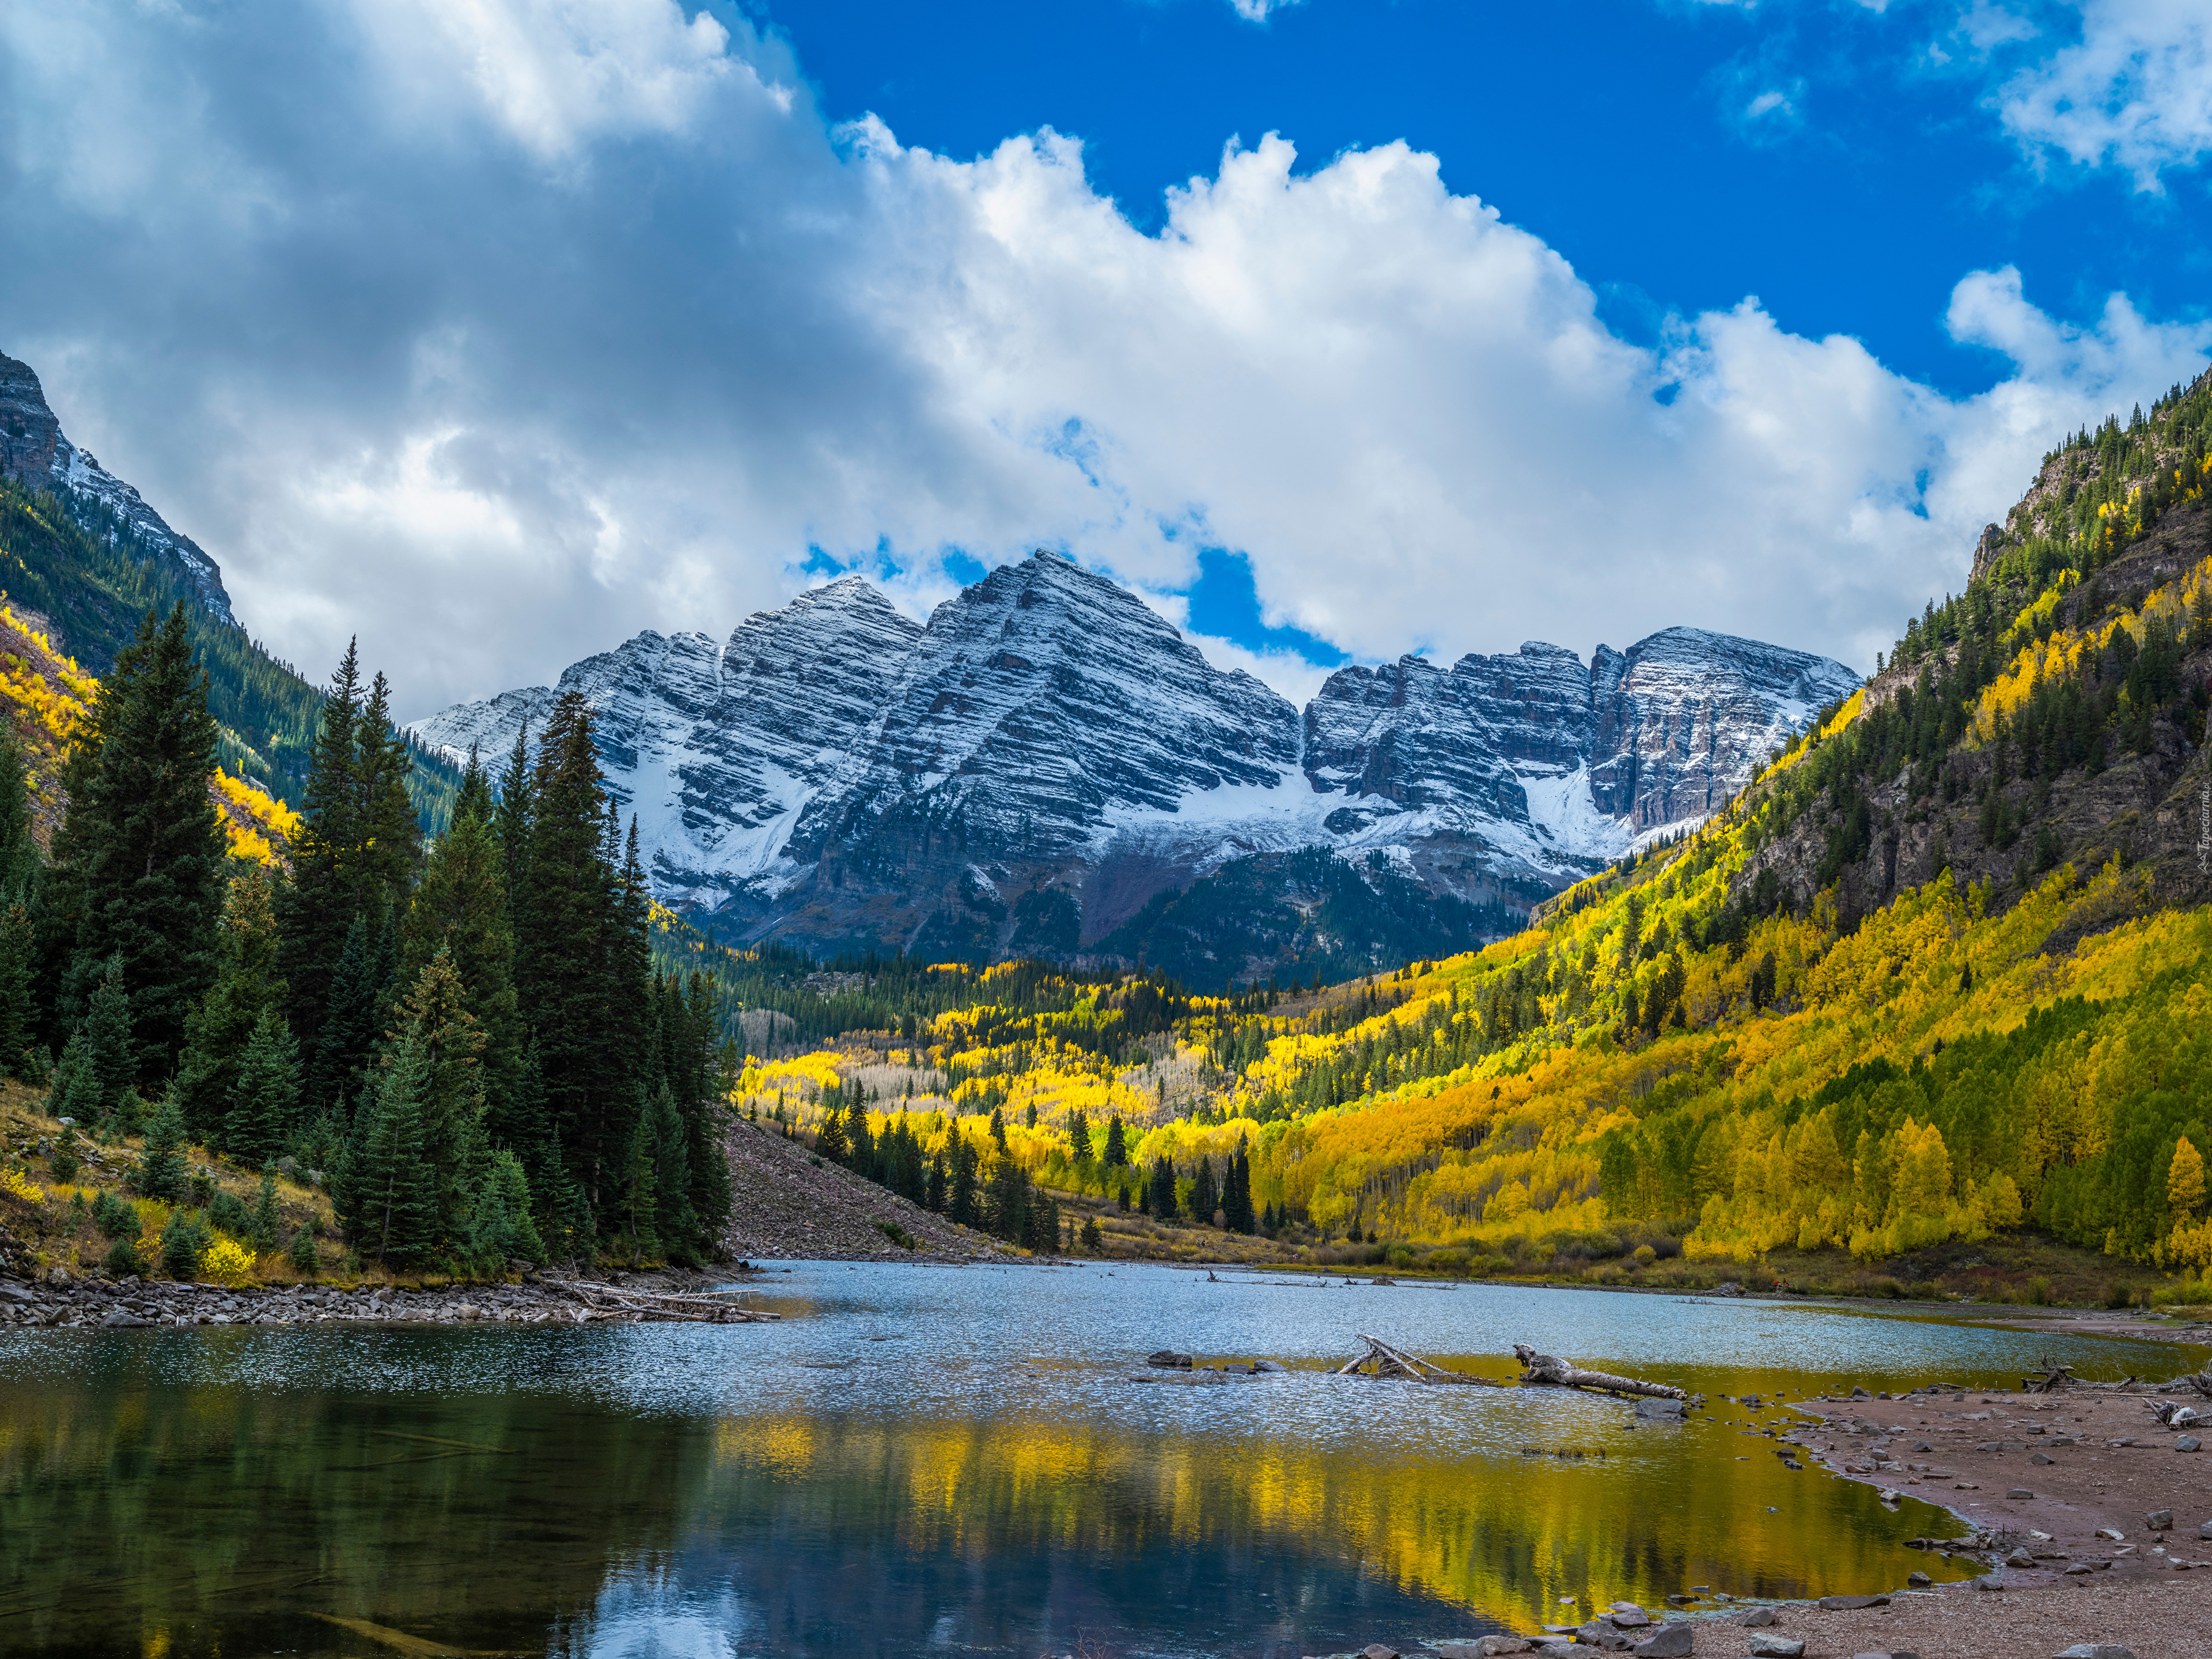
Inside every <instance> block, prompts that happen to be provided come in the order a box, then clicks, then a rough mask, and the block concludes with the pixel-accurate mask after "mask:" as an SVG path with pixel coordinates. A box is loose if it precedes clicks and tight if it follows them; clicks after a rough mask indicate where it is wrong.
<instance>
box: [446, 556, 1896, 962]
mask: <svg viewBox="0 0 2212 1659" xmlns="http://www.w3.org/2000/svg"><path fill="white" fill-rule="evenodd" d="M1857 684H1858V677H1857V675H1855V674H1854V673H1852V672H1851V671H1850V670H1849V669H1848V668H1845V667H1844V665H1841V664H1840V663H1837V662H1833V661H1831V660H1830V659H1826V658H1824V657H1819V656H1814V655H1812V654H1810V653H1805V652H1800V651H1792V650H1787V649H1784V648H1782V647H1776V646H1771V645H1765V644H1760V643H1758V642H1756V641H1749V640H1741V639H1735V638H1731V637H1729V636H1727V635H1717V634H1711V633H1706V632H1703V631H1701V630H1699V629H1690V628H1671V629H1665V630H1662V632H1660V633H1656V634H1654V635H1650V637H1648V638H1646V639H1644V640H1641V641H1638V642H1637V643H1636V644H1634V645H1632V646H1631V647H1628V649H1626V651H1615V650H1613V649H1612V648H1610V647H1606V646H1602V645H1601V646H1600V647H1598V648H1597V650H1596V651H1595V653H1593V655H1592V658H1591V659H1590V661H1589V663H1588V664H1585V663H1584V662H1583V660H1582V659H1580V658H1579V657H1577V655H1575V653H1572V652H1571V651H1568V650H1565V649H1563V648H1561V647H1558V646H1553V645H1546V644H1538V643H1531V644H1528V645H1524V646H1522V647H1521V649H1520V650H1519V651H1518V652H1516V653H1504V654H1500V655H1497V656H1483V655H1472V654H1471V655H1468V656H1465V657H1462V658H1461V659H1460V660H1459V661H1457V662H1456V663H1455V664H1453V665H1450V666H1449V668H1444V667H1440V666H1438V665H1436V664H1433V663H1431V662H1429V661H1427V660H1426V659H1424V658H1421V657H1419V656H1407V657H1402V658H1401V659H1399V660H1398V661H1397V662H1395V663H1394V664H1389V665H1383V666H1379V667H1362V666H1354V667H1347V668H1344V669H1341V670H1340V671H1337V672H1336V673H1335V674H1334V675H1332V676H1331V677H1330V678H1329V679H1328V682H1327V683H1326V684H1324V685H1323V687H1322V690H1321V692H1320V694H1319V695H1318V696H1316V697H1315V698H1314V700H1313V701H1312V702H1310V703H1308V704H1307V705H1306V707H1305V708H1304V709H1300V708H1297V707H1296V706H1295V705H1294V704H1292V703H1291V702H1289V701H1288V700H1286V699H1285V698H1284V697H1283V696H1280V695H1279V694H1278V693H1276V692H1275V691H1274V690H1272V689H1270V688H1269V687H1267V685H1265V684H1261V682H1260V681H1259V680H1257V679H1255V678H1253V677H1252V676H1251V675H1249V674H1248V673H1244V672H1243V671H1237V670H1232V669H1222V668H1218V667H1216V666H1214V665H1212V663H1210V662H1209V661H1207V659H1206V657H1205V656H1204V654H1203V653H1200V651H1199V650H1198V649H1197V647H1194V646H1193V645H1192V644H1191V643H1190V642H1189V641H1187V640H1185V639H1184V638H1183V637H1182V635H1181V634H1180V633H1179V632H1178V631H1177V629H1175V628H1174V627H1173V626H1172V625H1171V624H1170V623H1168V622H1167V621H1166V620H1165V619H1164V618H1163V617H1160V616H1159V615H1158V613H1157V612H1156V611H1153V610H1152V609H1151V608H1150V607H1149V606H1148V605H1146V604H1145V603H1144V602H1143V601H1142V600H1141V599H1139V597H1138V596H1137V595H1136V594H1134V593H1133V592H1130V591H1128V590H1127V589H1126V588H1124V587H1122V586H1119V585H1118V584H1116V583H1115V582H1114V581H1112V580H1110V579H1109V578H1107V577H1105V576H1103V575H1100V574H1097V573H1095V572H1092V571H1089V570H1086V569H1085V568H1082V567H1080V566H1079V565H1077V564H1075V563H1073V562H1071V561H1069V560H1067V559H1066V558H1063V557H1060V556H1057V555H1055V554H1053V553H1049V552H1039V553H1036V554H1035V555H1033V556H1030V558H1028V559H1025V560H1024V561H1022V562H1019V563H1018V564H1011V565H1006V566H1002V567H1000V568H999V569H997V570H994V571H993V572H992V573H991V574H988V575H987V576H986V577H985V578H984V579H983V580H981V581H978V582H976V583H975V584H974V585H972V586H969V587H967V588H966V589H964V590H963V591H962V592H960V593H959V594H958V595H957V596H956V597H955V598H953V599H949V600H947V601H946V602H945V603H944V604H943V605H939V607H938V608H937V610H936V611H934V612H933V614H932V616H931V617H930V618H929V620H928V622H927V623H926V624H921V623H915V622H914V621H912V620H911V619H909V618H908V617H905V616H904V615H902V613H901V612H900V611H898V610H897V609H896V608H895V607H894V606H893V605H891V604H890V601H889V600H888V599H885V598H884V595H883V594H882V593H881V592H879V591H878V589H877V588H876V587H875V586H873V585H872V583H870V582H869V581H867V580H866V579H864V578H862V577H859V576H847V577H843V578H841V579H840V580H836V581H833V582H830V583H829V584H828V585H827V586H822V587H818V588H816V589H814V590H812V591H811V592H806V593H804V594H802V595H800V596H799V598H798V599H794V600H793V602H792V603H791V604H789V605H785V606H783V607H782V608H781V609H779V610H775V611H763V612H759V613H757V614H756V615H754V616H752V617H748V618H747V619H746V620H745V621H744V622H743V623H740V624H739V625H738V628H737V629H735V630H733V631H732V634H731V635H730V636H729V637H728V639H727V640H726V641H720V642H719V643H718V642H717V641H715V640H714V639H713V638H712V637H710V636H709V635H704V634H698V633H683V634H675V635H662V634H659V633H654V632H647V633H642V634H640V635H637V636H636V637H635V638H634V639H632V640H630V641H627V642H626V643H624V644H623V645H621V646H619V647H617V648H615V649H614V650H611V651H609V652H606V653H603V654H601V655H598V656H594V657H590V658H586V659H585V660H583V661H581V662H579V663H577V664H574V665H573V666H571V667H569V668H568V670H567V671H565V672H563V673H562V676H561V677H560V679H559V681H558V683H557V684H556V685H554V686H533V687H529V688H526V689H522V690H513V691H507V692H504V693H501V695H499V696H494V697H491V698H489V699H487V700H485V701H483V702H471V703H463V704H459V705H456V706H455V707H453V708H447V709H445V710H443V711H441V713H439V714H434V715H432V716H430V717H428V719H425V720H419V721H417V722H416V723H415V724H414V726H412V727H410V732H411V734H412V735H413V736H414V737H416V738H417V739H418V740H419V741H420V742H421V743H422V744H424V745H425V746H426V747H428V748H429V749H431V750H434V751H435V752H439V753H441V754H442V755H443V756H444V757H447V759H449V760H453V761H456V762H458V761H460V760H465V758H466V756H467V754H468V752H469V751H470V750H471V748H474V749H475V750H477V751H478V752H479V753H480V754H482V755H483V756H484V757H486V758H487V761H488V762H491V761H495V760H496V758H497V757H501V756H503V755H504V754H505V753H506V752H507V751H508V750H511V749H512V747H513V744H514V741H515V738H516V736H517V734H518V732H522V731H524V730H526V729H527V730H530V731H533V732H534V731H540V730H542V729H543V728H544V722H545V719H546V717H547V715H548V714H549V713H550V709H551V707H552V704H553V702H554V701H555V699H556V697H557V696H559V695H560V694H561V693H562V691H565V690H579V691H580V692H582V693H583V695H584V696H585V697H586V699H587V700H588V701H589V702H590V703H591V704H592V707H593V708H594V709H595V710H596V711H597V714H598V720H599V728H598V729H599V745H600V751H601V757H602V763H603V764H604V766H605V769H606V772H607V774H608V776H609V779H610V781H611V785H612V787H613V788H614V789H615V791H616V793H617V796H618V798H619V799H620V800H621V802H622V804H623V810H624V811H626V812H627V813H630V814H633V815H635V817H636V820H637V823H638V825H639V829H640V833H641V841H642V843H643V846H644V848H645V851H646V854H647V860H648V864H649V873H650V876H651V878H652V881H653V887H654V890H655V891H656V893H657V894H658V895H659V896H660V898H661V899H662V901H663V902H665V903H668V904H671V905H672V906H675V907H678V908H683V909H685V910H687V911H690V913H691V914H692V915H694V917H695V919H696V920H697V921H700V922H701V923H702V925H703V926H705V927H708V929H709V930H710V931H712V932H714V933H716V934H718V935H719V936H720V937H723V938H725V939H731V940H733V941H737V942H750V941H752V940H756V939H762V938H765V937H768V936H770V935H774V936H777V937H781V938H784V939H789V940H792V941H793V942H797V943H803V944H805V945H810V946H811V947H813V948H815V949H817V950H836V949H848V948H879V949H890V948H898V949H904V950H907V951H915V952H920V953H923V954H931V955H934V954H940V953H941V954H942V955H944V956H946V957H959V958H962V959H969V960H975V959H989V958H991V957H997V956H1000V955H1004V954H1007V953H1010V952H1011V953H1027V954H1047V955H1053V956H1056V957H1062V958H1066V959H1071V960H1081V959H1085V958H1088V957H1121V958H1124V959H1133V958H1136V957H1144V958H1145V959H1146V960H1149V961H1152V962H1153V963H1157V964H1159V965H1169V963H1170V960H1171V961H1172V963H1173V964H1174V965H1175V966H1176V968H1178V969H1180V970H1181V971H1182V972H1184V973H1185V974H1186V975H1188V977H1190V978H1191V979H1192V980H1193V981H1194V982H1199V983H1205V982H1209V981H1213V982H1218V981H1222V980H1225V979H1229V978H1240V977H1244V976H1247V975H1252V974H1255V973H1259V972H1277V971H1280V970H1282V969H1291V970H1292V971H1297V969H1300V968H1305V969H1312V970H1315V971H1325V970H1326V971H1343V970H1345V969H1348V968H1353V967H1358V968H1365V967H1371V966H1373V965H1376V963H1377V961H1378V960H1381V959H1383V958H1385V957H1391V956H1394V955H1395V956H1396V957H1398V958H1399V959H1403V958H1404V957H1407V956H1411V955H1418V954H1425V953H1435V952H1441V951H1446V950H1449V949H1459V948H1465V946H1466V945H1468V944H1469V943H1471V942H1475V941H1477V940H1480V939H1484V938H1489V937H1495V936H1498V935H1499V934H1501V933H1505V932H1508V931H1510V930H1511V929H1512V928H1513V927H1517V926H1518V925H1519V924H1520V922H1521V921H1522V920H1523V919H1524V918H1525V916H1526V915H1527V912H1528V908H1529V907H1530V906H1531V905H1532V904H1533V903H1534V902H1538V901H1540V900H1541V899H1542V898H1544V897H1547V896H1549V895H1551V894H1552V893H1554V892H1556V891H1558V890H1559V889H1561V888H1562V887H1564V886H1565V885H1567V884H1571V882H1573V881H1576V880H1577V879H1580V878H1582V877H1583V876H1586V875H1588V874H1589V873H1591V872H1594V871H1595V870H1598V869H1600V868H1602V867H1603V866H1605V865H1606V864H1607V863H1609V862H1611V861H1612V860H1616V859H1618V858H1620V856H1622V855H1623V854H1626V853H1628V852H1629V851H1630V850H1632V848H1634V847H1636V846H1637V845H1638V844H1639V843H1640V842H1647V841H1649V840H1650V839H1652V838H1654V837H1656V836H1660V835H1663V834H1665V833H1667V832H1668V831H1670V830H1674V829H1680V828H1683V827H1686V826H1687V825H1690V824H1692V823H1696V822H1698V821H1699V820H1701V819H1702V818H1703V817H1705V815H1707V814H1708V813H1710V812H1711V811H1715V810H1717V808H1718V807H1719V806H1720V805H1722V804H1723V803H1724V802H1725V801H1726V800H1727V799H1728V798H1729V796H1730V795H1732V794H1733V793H1735V791H1736V790H1737V789H1738V788H1740V787H1741V786H1742V785H1743V784H1744V783H1745V782H1747V781H1749V779H1750V777H1751V776H1752V775H1753V773H1754V772H1755V771H1756V769H1758V767H1759V765H1760V764H1761V763H1763V762H1764V761H1765V758H1766V757H1768V756H1769V755H1770V754H1771V752H1772V751H1773V750H1775V749H1776V748H1778V747H1779V746H1780V745H1781V744H1784V743H1785V742H1787V741H1788V740H1789V738H1790V737H1791V736H1792V735H1794V734H1795V733H1796V732H1797V731H1798V730H1800V729H1801V728H1802V726H1803V725H1804V724H1805V722H1806V721H1807V720H1808V717H1810V716H1811V715H1812V714H1814V712H1815V711H1816V710H1818V709H1820V708H1822V707H1823V706H1825V705H1827V704H1830V703H1832V702H1836V701H1838V699H1840V698H1842V697H1844V696H1848V695H1849V694H1850V691H1851V690H1852V689H1853V688H1854V687H1856V686H1857ZM1316 852H1318V853H1319V854H1323V856H1321V857H1318V858H1316V856H1314V854H1316Z"/></svg>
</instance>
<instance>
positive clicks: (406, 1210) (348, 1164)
mask: <svg viewBox="0 0 2212 1659" xmlns="http://www.w3.org/2000/svg"><path fill="white" fill-rule="evenodd" d="M391 1060H392V1063H391V1064H390V1065H389V1066H386V1068H385V1069H384V1071H383V1073H382V1074H381V1075H380V1077H379V1078H378V1079H377V1080H376V1083H375V1085H374V1088H373V1089H371V1090H370V1091H368V1094H367V1095H365V1096H364V1097H363V1100H362V1108H361V1110H360V1112H359V1114H358V1115H357V1117H356V1122H355V1125H354V1134H353V1139H352V1141H351V1143H350V1144H349V1146H347V1148H346V1154H345V1158H344V1159H343V1167H342V1168H341V1169H340V1170H339V1171H338V1172H337V1176H338V1179H337V1182H335V1183H334V1184H335V1186H336V1188H337V1191H336V1192H335V1193H334V1194H333V1196H334V1197H335V1198H336V1199H337V1202H338V1206H339V1212H340V1215H341V1217H342V1218H343V1221H344V1224H345V1228H346V1232H347V1234H348V1236H349V1237H351V1238H352V1239H353V1240H354V1242H355V1243H356V1245H357V1246H358V1247H359V1248H360V1249H361V1250H362V1252H363V1253H364V1254H366V1255H372V1256H374V1257H376V1258H377V1259H378V1260H379V1261H384V1262H386V1263H388V1264H390V1265H391V1266H393V1267H409V1266H412V1265H413V1264H415V1263H416V1262H417V1261H422V1259H423V1258H424V1257H425V1256H426V1255H428V1254H429V1253H430V1251H431V1249H433V1247H434V1246H435V1244H436V1243H437V1233H436V1230H437V1224H438V1181H437V1171H435V1170H433V1169H432V1168H431V1167H430V1166H429V1164H428V1161H427V1160H426V1159H425V1158H424V1157H423V1155H422V1093H423V1091H424V1088H425V1087H426V1085H427V1084H428V1078H429V1072H430V1060H429V1056H428V1053H427V1051H426V1049H425V1047H424V1043H423V1040H422V1032H421V1031H420V1030H418V1029H417V1028H416V1027H414V1026H410V1027H409V1028H408V1029H407V1030H406V1031H405V1032H404V1033H403V1035H402V1036H401V1037H400V1040H399V1042H398V1046H397V1048H395V1049H394V1051H393V1053H392V1056H391Z"/></svg>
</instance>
